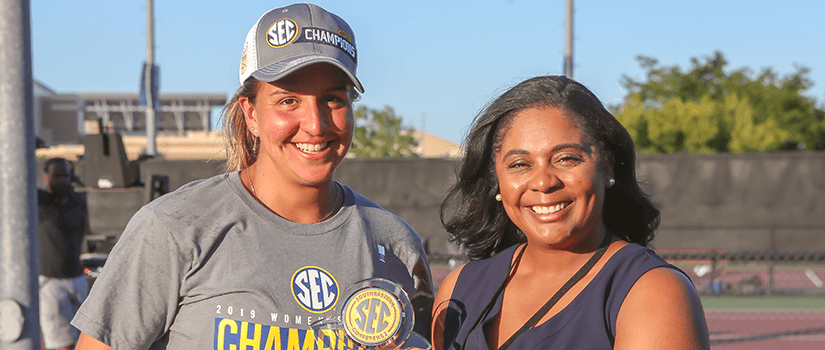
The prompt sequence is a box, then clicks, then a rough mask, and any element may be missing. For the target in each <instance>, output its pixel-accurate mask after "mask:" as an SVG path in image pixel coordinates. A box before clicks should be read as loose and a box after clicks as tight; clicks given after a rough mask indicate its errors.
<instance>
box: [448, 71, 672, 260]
mask: <svg viewBox="0 0 825 350" xmlns="http://www.w3.org/2000/svg"><path fill="white" fill-rule="evenodd" d="M533 107H551V108H560V109H562V110H564V111H565V112H566V113H565V114H566V115H568V116H569V117H571V118H572V119H573V120H575V122H576V124H577V125H578V126H579V127H580V128H581V129H582V131H583V133H584V134H585V137H587V138H589V141H591V142H592V143H594V144H595V145H596V147H597V149H598V152H599V154H600V155H601V159H603V162H604V164H602V165H603V166H606V165H612V166H613V173H614V176H615V179H616V183H615V185H613V186H612V187H610V188H608V189H607V191H606V194H605V199H604V207H603V210H602V212H603V216H604V223H605V225H606V226H607V229H608V231H610V232H611V233H612V234H613V235H616V236H618V237H620V238H621V239H623V240H625V241H628V242H631V243H638V244H640V245H643V246H647V245H648V243H650V241H651V240H653V236H654V232H655V231H656V229H657V228H658V226H659V219H660V214H659V210H658V209H657V208H656V206H655V204H654V203H653V201H651V200H650V198H649V197H648V196H647V195H646V194H645V193H644V191H642V189H641V187H640V186H639V183H638V182H637V181H636V151H635V147H634V146H633V139H631V138H630V135H629V134H628V133H627V130H626V129H625V128H624V126H622V124H621V123H619V121H618V120H616V118H615V117H614V116H613V115H612V114H610V112H608V111H607V110H606V109H605V108H604V106H603V105H602V103H601V101H599V99H598V98H597V97H596V95H594V94H593V93H592V92H591V91H590V90H588V89H587V88H586V87H585V86H584V85H582V84H581V83H578V82H576V81H574V80H571V79H568V78H566V77H563V76H542V77H535V78H531V79H528V80H526V81H524V82H521V83H519V84H518V85H516V86H515V87H513V88H511V89H510V90H508V91H506V92H505V93H504V94H502V95H501V96H500V97H499V98H497V99H495V100H494V101H492V103H490V104H489V105H488V106H487V107H486V108H484V109H483V110H482V111H481V113H480V114H479V115H478V116H477V117H476V118H475V120H474V121H473V125H472V128H471V130H470V132H469V134H468V135H467V136H466V138H465V139H464V143H463V146H464V148H465V152H466V154H465V156H464V161H463V162H462V164H461V168H460V170H459V173H458V181H457V182H456V184H455V185H453V187H452V188H450V190H449V191H448V192H447V195H446V197H445V199H444V201H443V202H442V204H441V222H442V224H443V225H444V227H445V228H446V229H447V232H449V234H450V237H449V239H450V241H451V242H455V243H458V244H459V245H460V246H461V247H462V248H463V249H464V250H465V252H466V253H467V255H468V257H469V258H470V259H473V260H475V259H484V258H488V257H490V256H493V255H494V254H496V253H498V252H500V251H502V250H504V249H506V248H507V247H510V246H512V245H513V244H516V243H520V242H525V241H526V238H525V236H524V234H523V233H522V232H521V230H519V228H518V227H516V225H515V224H514V223H513V222H512V221H511V220H510V218H509V217H508V216H507V213H506V212H505V211H504V208H503V207H502V206H501V205H499V204H498V202H497V201H496V200H495V199H494V198H495V195H496V194H497V193H498V192H499V188H498V179H497V177H496V173H495V156H496V153H497V152H498V150H499V148H500V146H501V142H502V141H503V139H504V136H505V134H506V133H507V132H508V131H509V127H510V124H511V123H512V120H513V117H514V116H516V115H518V114H519V113H520V112H521V111H523V110H526V109H529V108H533Z"/></svg>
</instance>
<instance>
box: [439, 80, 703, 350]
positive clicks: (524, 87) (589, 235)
mask: <svg viewBox="0 0 825 350" xmlns="http://www.w3.org/2000/svg"><path fill="white" fill-rule="evenodd" d="M465 147H466V152H467V153H466V156H465V158H464V160H463V163H462V165H461V169H460V172H459V178H458V182H457V183H456V184H455V185H454V187H453V188H451V190H450V191H449V192H448V194H447V197H446V199H445V201H444V203H443V205H442V222H444V225H445V227H446V229H447V231H448V232H449V234H450V237H451V240H453V241H455V242H457V243H458V244H459V245H460V246H461V247H462V248H463V249H465V250H466V251H467V253H468V255H469V258H470V259H471V260H473V261H470V262H469V263H467V264H465V265H463V266H462V267H460V268H458V269H456V270H454V271H453V272H452V273H451V274H450V275H449V276H448V277H447V278H446V279H445V280H444V282H443V283H442V284H441V286H440V288H439V290H438V295H437V296H436V300H435V306H434V310H433V320H434V321H433V348H434V349H506V348H510V349H709V347H710V346H709V338H708V331H707V324H706V322H705V319H704V313H703V311H702V305H701V303H700V300H699V298H698V296H697V292H696V290H695V288H694V286H693V285H692V283H691V281H690V279H689V278H688V276H687V275H686V274H685V273H684V272H682V271H681V270H679V269H678V268H676V267H674V266H673V265H671V264H669V263H667V262H666V261H664V260H663V259H661V258H660V257H659V256H657V255H656V254H655V253H654V252H653V251H652V250H650V249H648V248H646V246H647V245H648V243H650V241H651V240H652V239H653V237H654V232H655V230H656V228H657V227H658V224H659V217H660V214H659V210H658V209H657V208H656V207H655V206H654V204H653V202H652V201H651V200H650V199H649V198H648V197H647V196H646V195H645V194H644V193H643V191H642V189H641V188H640V187H639V184H638V182H637V181H636V173H635V166H636V160H635V149H634V145H633V140H632V139H631V138H630V136H629V134H628V133H627V131H626V130H625V128H624V127H623V126H622V125H621V124H620V123H619V122H618V121H617V120H616V119H615V118H614V117H613V115H611V114H610V113H609V112H608V111H607V110H605V108H604V107H603V105H602V103H601V102H600V101H599V100H598V98H596V96H595V95H594V94H593V93H592V92H590V91H589V90H588V89H587V88H586V87H584V86H583V85H582V84H580V83H578V82H576V81H573V80H571V79H567V78H565V77H561V76H543V77H536V78H532V79H529V80H526V81H524V82H522V83H520V84H518V85H516V86H515V87H513V88H512V89H510V90H508V91H507V92H505V93H504V94H502V95H501V96H500V97H499V98H497V99H496V100H494V101H493V102H492V103H491V104H490V105H489V106H487V107H486V109H485V110H483V111H482V112H481V113H480V115H479V116H478V117H477V118H476V120H475V121H474V123H473V126H472V128H471V131H470V133H469V134H468V136H467V138H466V140H465Z"/></svg>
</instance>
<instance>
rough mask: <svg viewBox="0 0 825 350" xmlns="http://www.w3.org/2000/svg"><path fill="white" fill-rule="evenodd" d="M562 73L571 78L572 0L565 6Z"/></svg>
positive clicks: (568, 0)
mask: <svg viewBox="0 0 825 350" xmlns="http://www.w3.org/2000/svg"><path fill="white" fill-rule="evenodd" d="M564 29H565V36H564V38H565V41H564V75H565V76H566V77H568V78H570V79H573V0H567V5H566V6H565V20H564Z"/></svg>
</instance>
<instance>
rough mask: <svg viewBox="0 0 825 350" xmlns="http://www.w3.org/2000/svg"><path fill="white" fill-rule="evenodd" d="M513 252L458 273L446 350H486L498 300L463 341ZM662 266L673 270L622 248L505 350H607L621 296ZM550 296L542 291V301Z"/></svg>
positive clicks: (642, 251) (645, 252)
mask: <svg viewBox="0 0 825 350" xmlns="http://www.w3.org/2000/svg"><path fill="white" fill-rule="evenodd" d="M516 247H517V245H516V246H512V247H510V248H507V249H505V250H504V251H502V252H501V253H499V254H496V255H495V256H493V257H491V258H489V259H484V260H478V261H472V262H469V263H467V264H466V265H465V266H464V267H463V269H462V270H461V274H460V275H459V276H458V280H457V281H456V285H455V290H454V291H453V295H452V298H451V302H450V305H449V307H448V308H447V311H446V312H447V313H446V320H445V321H446V322H445V330H444V344H445V345H444V347H445V348H446V349H460V348H461V345H462V343H464V341H465V339H466V346H465V349H468V350H469V349H487V340H486V337H485V335H484V331H483V330H484V329H485V328H486V325H487V324H488V323H489V322H490V321H491V320H492V319H493V318H495V317H496V316H497V315H498V313H499V311H500V310H501V295H499V297H498V300H496V303H495V305H494V306H493V308H492V310H491V311H490V312H489V313H488V315H487V317H486V318H485V319H484V320H482V321H481V322H479V323H478V325H477V326H476V327H475V328H474V329H473V330H472V332H471V333H470V334H469V337H468V334H467V333H468V332H470V328H471V327H472V326H473V324H474V323H475V322H476V320H477V319H478V317H479V315H480V314H481V313H482V311H483V309H484V307H485V306H487V304H488V303H489V302H490V299H491V298H492V297H493V295H494V294H495V292H496V290H497V289H498V287H499V286H500V285H501V283H502V282H503V281H504V279H505V278H506V277H507V272H508V270H509V268H510V261H511V260H512V258H513V254H514V252H515V250H516ZM663 266H664V267H670V268H674V269H677V270H678V268H676V267H675V266H673V265H671V264H668V263H667V262H666V261H665V260H663V259H662V258H660V257H659V256H658V255H656V253H654V252H653V251H652V250H650V249H647V248H645V247H642V246H640V245H638V244H629V245H627V246H625V247H623V248H622V249H620V250H619V251H617V252H616V253H615V254H614V255H613V256H612V257H610V260H609V261H608V262H607V264H605V266H604V267H603V268H602V269H601V271H599V273H598V275H596V277H595V278H594V279H593V280H592V281H591V282H590V283H589V284H588V285H587V287H585V288H584V290H582V292H581V293H580V294H579V295H578V296H576V298H575V299H574V300H573V301H572V302H571V303H570V304H569V305H567V306H566V307H565V308H564V309H563V310H561V311H560V312H559V313H558V314H556V315H555V316H553V317H552V318H551V319H549V320H548V321H547V322H544V323H541V324H538V325H536V326H535V327H533V328H531V329H529V330H527V331H526V332H524V333H522V334H521V336H519V337H518V338H516V340H515V342H513V344H512V345H511V346H510V349H513V350H516V349H612V348H613V339H614V338H615V335H616V316H617V315H618V313H619V308H620V307H621V305H622V301H623V300H624V298H625V296H626V295H627V293H628V292H629V291H630V288H631V287H633V284H634V283H635V282H636V280H638V279H639V277H641V276H642V275H643V274H644V273H646V272H648V271H650V270H651V269H654V268H657V267H663ZM680 271H681V270H680ZM554 292H555V291H548V292H547V299H550V297H551V296H552V294H553V293H554ZM502 294H503V293H502Z"/></svg>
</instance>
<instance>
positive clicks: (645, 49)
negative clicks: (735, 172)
mask: <svg viewBox="0 0 825 350" xmlns="http://www.w3.org/2000/svg"><path fill="white" fill-rule="evenodd" d="M288 4H290V3H289V2H280V1H260V0H246V1H226V0H225V1H217V0H198V1H194V0H167V1H163V0H156V1H155V3H154V13H155V63H156V64H157V65H159V66H160V77H161V78H160V91H161V93H173V92H174V93H177V92H185V93H198V92H205V93H225V94H227V98H229V97H231V96H232V95H233V94H234V92H235V90H236V89H237V88H238V87H239V85H240V83H239V81H238V67H239V65H240V58H241V49H242V47H243V40H244V38H245V36H246V33H247V31H249V28H251V27H252V25H253V24H254V23H255V21H257V19H258V18H259V17H260V16H261V15H262V14H263V13H264V12H266V11H267V10H269V9H271V8H274V7H280V6H285V5H288ZM315 4H317V5H319V6H321V7H323V8H325V9H326V10H328V11H330V12H332V13H335V14H337V15H339V16H340V17H342V18H344V19H345V20H346V21H347V22H348V23H349V24H350V26H351V27H352V28H353V31H354V32H355V41H356V45H357V48H358V51H359V62H358V77H359V79H360V80H361V82H362V83H363V85H364V88H365V90H366V92H365V93H364V94H363V95H362V97H361V100H360V101H359V102H357V105H366V106H368V107H370V108H382V107H384V106H391V107H392V108H393V109H394V110H395V112H396V114H397V115H400V116H401V117H402V118H403V124H404V125H405V126H407V127H411V128H415V129H418V130H423V131H425V132H428V133H431V134H434V135H436V136H439V137H441V138H444V139H447V140H449V141H452V142H455V143H460V142H461V141H462V139H463V137H464V136H465V134H466V132H467V130H468V127H469V126H470V124H471V123H472V121H473V118H475V116H476V115H477V114H478V112H479V111H480V110H481V109H482V108H483V107H484V106H485V105H486V104H487V103H488V102H489V101H490V100H492V99H494V98H495V97H496V96H498V95H499V94H501V93H502V92H504V91H505V90H506V89H507V88H509V87H512V86H513V85H515V84H517V83H519V82H521V81H523V80H525V79H528V78H530V77H533V76H537V75H560V74H563V73H564V71H563V67H562V64H563V57H564V47H565V23H564V22H565V0H532V1H528V0H475V1H469V0H467V1H452V0H439V1H433V0H416V1H388V0H382V1H369V0H329V1H326V0H323V1H321V0H318V1H316V2H315ZM574 7H575V14H574V21H573V23H574V43H573V46H574V49H573V50H574V52H573V61H574V69H573V78H574V79H576V80H578V81H580V82H581V83H583V84H584V85H586V86H587V87H589V88H590V89H591V90H592V91H593V92H594V93H595V94H596V95H597V96H598V97H599V98H600V99H601V100H602V103H604V104H605V105H608V106H609V105H617V104H620V103H621V101H622V99H623V97H624V96H625V95H626V94H627V91H626V90H625V89H624V88H623V87H622V85H621V81H622V77H624V76H628V77H631V78H634V79H642V78H643V76H644V71H643V70H642V69H641V68H640V67H639V65H638V62H637V61H636V57H637V56H639V55H644V56H649V57H653V58H656V59H658V60H659V62H660V63H661V64H663V65H667V66H671V65H678V66H680V67H682V69H683V70H687V69H689V67H690V59H691V58H702V57H705V56H710V55H712V54H713V53H714V52H716V51H719V52H722V53H723V54H724V55H725V57H726V58H727V60H728V62H729V65H728V69H729V70H733V69H739V68H746V67H747V68H750V69H752V70H753V71H754V72H758V71H760V70H761V69H763V68H767V67H771V68H773V69H774V70H775V71H777V72H778V73H780V74H782V75H786V74H790V73H793V72H794V71H795V70H796V69H795V66H797V65H799V66H804V67H808V68H809V69H810V74H809V77H810V78H811V79H812V80H813V82H814V84H815V85H814V86H813V88H812V89H809V90H808V91H806V93H805V94H806V95H808V96H810V97H812V98H814V99H816V101H817V106H818V107H819V108H823V107H825V1H819V0H797V1H795V0H787V1H782V0H773V1H768V0H750V1H745V0H739V1H735V0H690V1H662V0H638V1H636V0H626V1H615V0H610V1H608V0H605V1H595V0H592V1H582V0H578V1H575V2H574ZM31 22H32V32H31V33H32V56H33V57H32V67H33V73H34V78H35V79H36V80H37V81H39V82H40V83H42V84H45V85H46V86H48V87H49V88H51V89H52V90H54V91H56V92H58V93H75V92H114V93H129V92H132V93H136V92H137V91H138V87H139V80H140V70H141V65H142V62H143V61H145V60H146V57H147V39H146V1H145V0H117V1H102V0H72V1H66V0H31ZM216 115H217V113H213V117H216Z"/></svg>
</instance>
